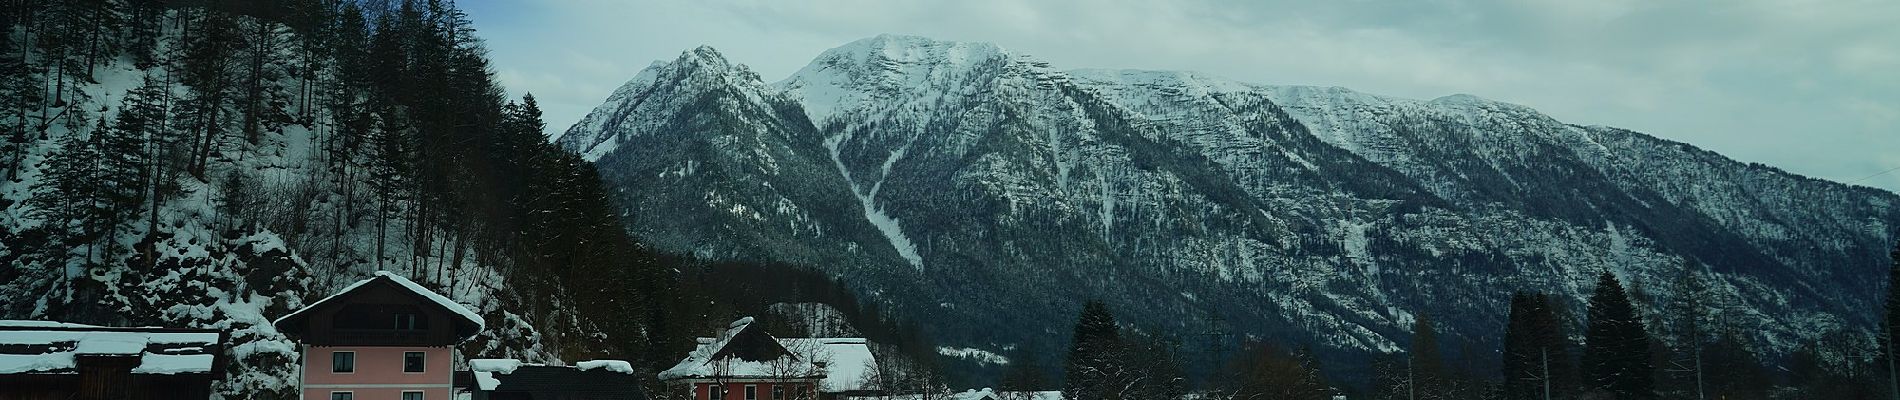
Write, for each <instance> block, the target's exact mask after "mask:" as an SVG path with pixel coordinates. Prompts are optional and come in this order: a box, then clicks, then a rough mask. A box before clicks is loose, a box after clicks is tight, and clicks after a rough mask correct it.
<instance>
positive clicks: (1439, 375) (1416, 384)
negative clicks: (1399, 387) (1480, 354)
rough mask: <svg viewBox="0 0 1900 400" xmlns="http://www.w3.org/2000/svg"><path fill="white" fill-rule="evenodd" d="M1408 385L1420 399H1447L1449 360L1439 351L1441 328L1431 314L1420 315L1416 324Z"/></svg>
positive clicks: (1414, 395) (1409, 389) (1413, 324)
mask: <svg viewBox="0 0 1900 400" xmlns="http://www.w3.org/2000/svg"><path fill="white" fill-rule="evenodd" d="M1408 356H1409V357H1410V358H1409V359H1408V360H1407V364H1406V365H1407V369H1408V371H1407V375H1406V384H1407V386H1408V388H1407V389H1408V391H1409V392H1411V393H1410V394H1411V395H1413V396H1412V398H1416V399H1439V398H1444V397H1445V385H1444V380H1445V378H1446V373H1445V359H1444V356H1442V355H1441V354H1440V352H1439V348H1438V328H1436V327H1434V326H1433V325H1432V319H1431V316H1430V315H1429V314H1426V313H1424V312H1420V313H1418V317H1417V319H1416V320H1414V321H1413V322H1412V347H1411V351H1410V352H1409V353H1408Z"/></svg>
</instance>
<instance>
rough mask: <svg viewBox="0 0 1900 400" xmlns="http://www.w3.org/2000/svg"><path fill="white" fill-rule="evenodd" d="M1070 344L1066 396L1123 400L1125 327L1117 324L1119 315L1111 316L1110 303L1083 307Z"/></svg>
mask: <svg viewBox="0 0 1900 400" xmlns="http://www.w3.org/2000/svg"><path fill="white" fill-rule="evenodd" d="M1070 343H1071V344H1070V347H1069V356H1068V363H1067V364H1066V365H1065V367H1064V368H1063V372H1064V375H1065V377H1066V379H1064V381H1063V385H1062V393H1064V395H1065V397H1073V398H1075V399H1101V400H1120V399H1122V397H1119V396H1120V395H1121V394H1122V392H1121V390H1120V386H1121V385H1122V384H1123V383H1124V382H1117V380H1119V379H1121V378H1122V377H1123V376H1122V371H1121V368H1122V367H1123V366H1122V365H1121V363H1122V354H1121V353H1122V349H1123V347H1124V344H1123V343H1122V339H1121V328H1120V327H1118V326H1116V325H1115V316H1114V315H1113V314H1110V313H1109V311H1108V305H1107V304H1104V303H1102V302H1101V301H1099V300H1090V301H1088V302H1086V303H1083V304H1082V314H1081V316H1080V317H1079V318H1077V321H1076V323H1075V336H1074V340H1073V341H1071V342H1070ZM1127 400H1133V399H1127Z"/></svg>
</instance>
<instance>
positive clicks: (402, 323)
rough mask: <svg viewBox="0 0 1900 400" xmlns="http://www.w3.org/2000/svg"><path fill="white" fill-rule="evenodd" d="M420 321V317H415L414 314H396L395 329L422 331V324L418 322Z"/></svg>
mask: <svg viewBox="0 0 1900 400" xmlns="http://www.w3.org/2000/svg"><path fill="white" fill-rule="evenodd" d="M421 320H422V316H421V315H417V314H416V313H396V329H402V330H417V329H422V324H421V323H420V322H418V321H421Z"/></svg>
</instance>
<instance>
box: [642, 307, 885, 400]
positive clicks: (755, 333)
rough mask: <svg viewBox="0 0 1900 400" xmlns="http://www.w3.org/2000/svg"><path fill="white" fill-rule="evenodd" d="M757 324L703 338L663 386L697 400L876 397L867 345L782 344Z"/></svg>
mask: <svg viewBox="0 0 1900 400" xmlns="http://www.w3.org/2000/svg"><path fill="white" fill-rule="evenodd" d="M752 322H753V320H752V318H751V317H746V318H741V319H739V320H738V321H734V322H733V323H732V324H731V325H728V326H727V328H726V331H725V332H723V333H721V334H720V335H719V337H716V338H699V347H698V348H697V349H694V350H693V352H692V353H688V354H687V356H686V359H684V360H681V361H680V362H679V364H676V365H674V366H673V368H670V369H667V370H666V371H663V372H660V374H659V378H660V380H664V381H668V382H672V383H677V384H679V385H678V386H680V387H681V390H691V392H692V398H694V399H697V400H803V399H835V398H840V397H842V396H849V395H866V394H875V393H876V392H877V390H876V388H875V387H874V385H873V384H871V383H869V382H866V381H865V379H863V378H864V377H865V372H866V371H868V370H871V369H874V368H875V366H876V360H875V359H873V358H872V356H871V350H870V347H869V345H868V343H866V342H865V340H864V339H859V338H787V339H780V338H777V337H773V336H772V334H770V333H766V332H765V329H762V328H758V327H757V325H754V324H753V323H752Z"/></svg>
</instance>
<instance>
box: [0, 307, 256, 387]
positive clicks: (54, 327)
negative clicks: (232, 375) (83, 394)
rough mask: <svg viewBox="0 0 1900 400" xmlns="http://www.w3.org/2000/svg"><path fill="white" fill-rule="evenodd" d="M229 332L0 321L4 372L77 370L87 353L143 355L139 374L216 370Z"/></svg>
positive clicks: (1, 369)
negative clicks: (225, 333) (226, 333)
mask: <svg viewBox="0 0 1900 400" xmlns="http://www.w3.org/2000/svg"><path fill="white" fill-rule="evenodd" d="M223 346H224V334H223V332H221V331H218V330H210V329H170V328H119V327H102V326H93V325H82V324H73V323H64V322H51V321H22V320H3V321H0V374H73V373H78V367H79V361H80V359H81V358H84V357H88V356H109V357H138V358H139V365H138V366H137V367H133V369H132V373H134V374H160V375H172V374H206V373H213V372H214V371H216V370H217V366H218V357H220V354H222V351H221V349H222V348H223Z"/></svg>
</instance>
